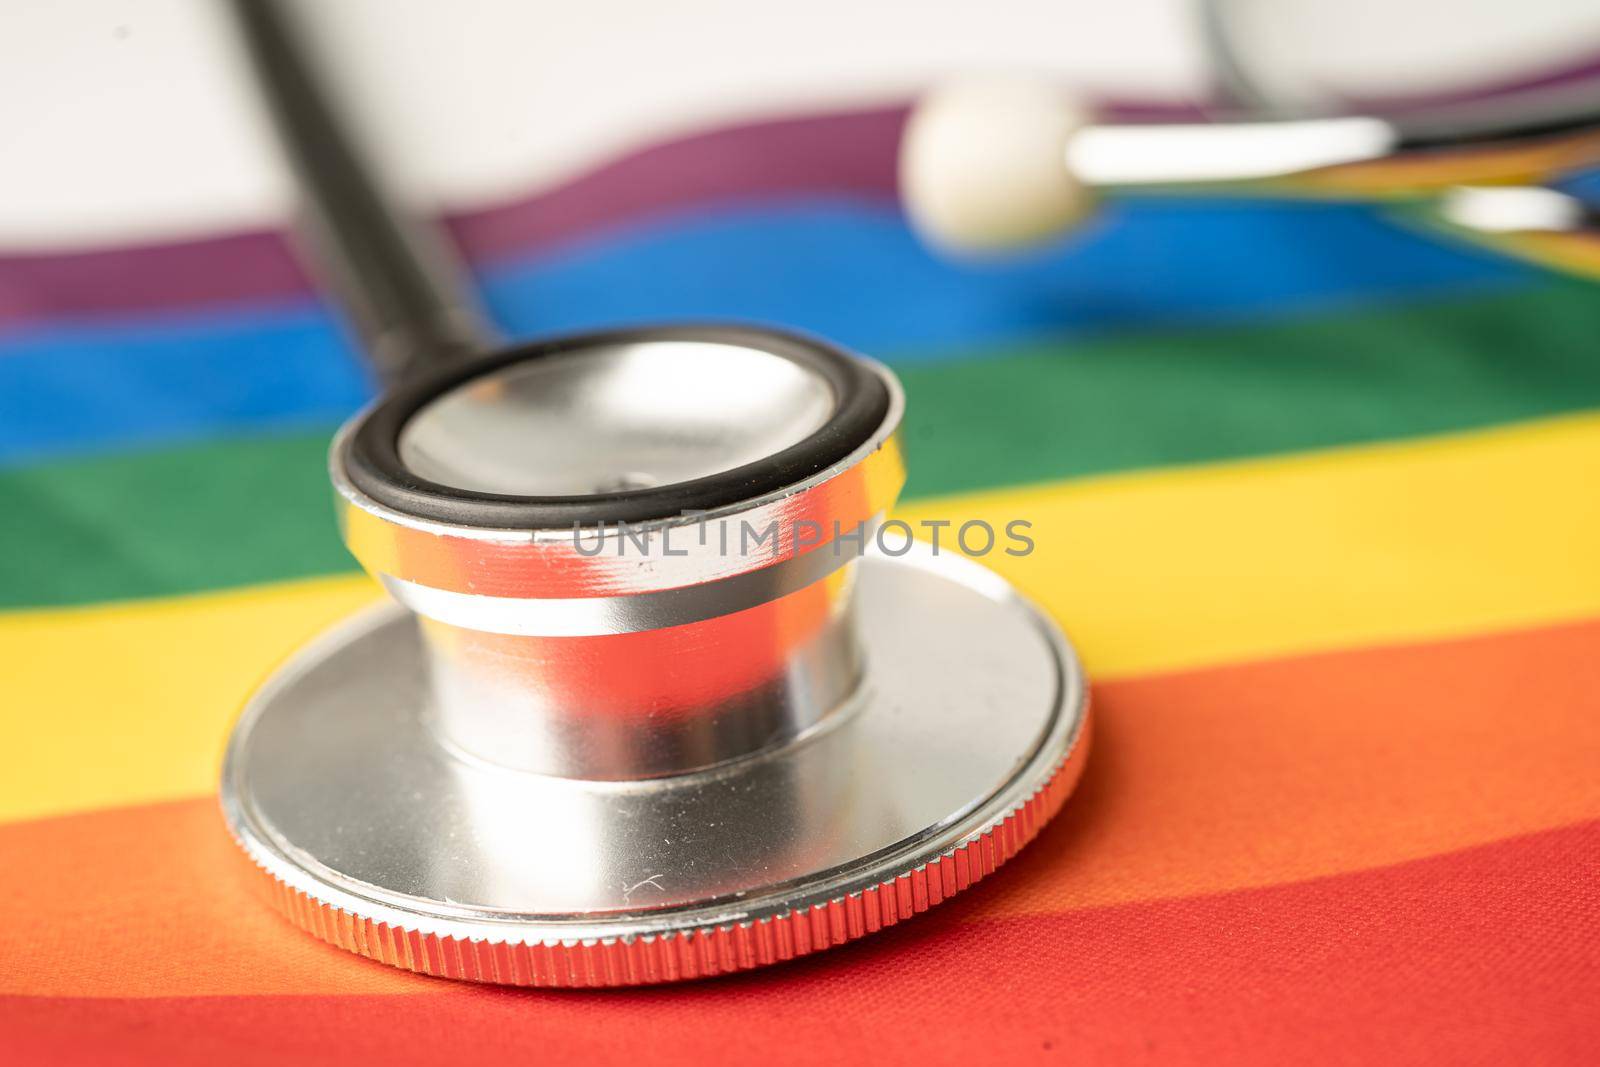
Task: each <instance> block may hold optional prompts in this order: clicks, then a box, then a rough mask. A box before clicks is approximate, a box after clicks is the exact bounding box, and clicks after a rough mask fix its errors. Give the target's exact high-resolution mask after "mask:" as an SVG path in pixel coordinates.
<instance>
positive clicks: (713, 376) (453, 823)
mask: <svg viewBox="0 0 1600 1067" xmlns="http://www.w3.org/2000/svg"><path fill="white" fill-rule="evenodd" d="M902 408H903V401H902V398H901V394H900V390H899V386H898V383H897V382H896V381H895V380H894V378H893V376H892V375H891V374H889V372H888V371H886V370H884V369H882V368H881V367H878V366H876V365H874V364H871V363H868V362H866V361H863V360H859V359H856V358H854V357H851V356H848V355H845V354H843V353H840V352H838V351H836V350H834V349H831V348H829V347H828V346H826V345H823V344H820V343H818V342H815V341H812V340H809V339H804V338H797V337H792V336H789V335H784V334H777V333H772V332H768V331H763V330H754V329H745V328H719V327H709V328H698V327H680V328H666V329H655V330H650V331H634V332H626V331H624V332H614V333H605V334H593V335H588V336H583V337H574V338H566V339H559V340H556V341H548V342H541V343H535V344H531V345H527V346H523V347H521V348H517V349H515V350H512V351H510V352H507V353H505V354H503V355H497V356H492V357H487V358H484V359H480V360H477V361H474V362H471V363H468V364H464V365H462V366H460V367H452V368H450V369H449V370H447V371H445V372H442V373H440V374H436V375H433V376H432V377H430V378H428V379H427V380H425V381H422V382H420V383H418V384H416V385H412V386H408V387H405V388H403V389H401V390H399V391H398V392H397V393H395V394H394V395H392V396H391V397H389V398H388V399H387V400H385V401H384V402H383V403H381V404H380V405H378V406H376V407H374V408H372V409H369V410H368V411H366V412H364V413H363V414H362V415H359V416H357V418H356V419H355V420H353V421H352V423H351V424H350V425H348V426H347V427H346V428H345V429H344V430H343V431H341V433H340V435H339V437H338V439H337V440H336V441H335V443H334V449H333V455H332V462H331V467H332V476H333V480H334V483H335V488H336V490H337V493H338V503H339V507H340V513H341V514H340V518H341V523H342V528H343V531H344V534H345V539H346V542H347V544H348V545H349V546H350V548H351V550H352V552H353V553H354V554H355V555H356V557H357V558H358V559H359V560H360V561H361V563H362V565H363V566H364V567H365V568H366V569H367V570H368V571H369V572H370V573H372V574H373V575H374V576H376V577H377V578H378V579H379V580H380V581H381V582H382V583H383V584H384V586H385V587H386V588H387V590H388V591H389V593H390V594H391V596H392V598H393V601H394V603H391V604H388V605H385V606H382V607H379V608H374V609H372V610H370V611H368V612H366V613H364V614H362V615H360V616H358V617H357V618H355V619H353V620H351V621H349V622H348V623H346V624H344V625H342V626H340V627H339V628H338V629H336V630H335V631H334V632H332V633H330V634H329V635H327V636H325V637H324V638H322V639H320V640H319V641H318V642H317V643H315V644H314V645H313V646H312V647H311V648H309V649H307V650H305V651H304V652H302V653H301V654H300V655H299V656H298V657H297V658H295V659H294V660H292V661H291V662H290V663H289V664H288V665H287V666H286V667H285V668H284V669H283V670H282V671H280V672H279V674H278V675H277V676H276V677H274V678H273V679H271V680H270V681H269V682H268V683H267V684H266V685H265V686H264V687H263V688H262V689H261V690H260V692H258V693H257V694H256V695H255V696H254V697H253V698H252V700H251V701H250V702H249V704H248V705H247V706H246V708H245V711H244V714H243V716H242V718H241V720H240V722H239V724H238V726H237V727H236V729H235V732H234V736H233V739H232V741H231V743H230V746H229V750H228V756H227V763H226V766H225V768H224V771H223V783H222V800H223V808H224V812H225V814H226V817H227V820H228V823H229V826H230V829H231V830H232V832H233V834H234V836H235V837H236V838H237V840H238V841H239V843H240V845H241V846H242V847H243V848H244V850H245V852H246V853H247V854H248V856H249V857H250V859H251V860H252V861H253V862H254V865H255V867H256V868H258V869H259V870H260V872H262V874H264V876H265V878H264V882H265V884H266V885H267V886H268V887H269V888H270V891H271V893H272V895H273V898H274V900H275V901H276V903H277V904H278V906H279V907H280V908H281V909H282V910H283V911H285V912H286V913H287V915H288V916H289V917H290V918H291V919H292V920H293V921H294V922H296V923H297V924H298V925H300V926H301V927H303V928H304V929H306V930H307V931H309V932H311V933H313V934H315V935H317V936H319V937H321V938H323V939H324V940H327V941H330V942H333V943H335V944H338V945H340V946H342V947H344V948H346V949H349V950H351V951H354V952H357V953H360V954H362V955H365V956H369V957H372V958H375V959H379V960H382V961H384V962H386V963H391V964H395V965H397V966H401V967H407V968H410V969H413V970H417V971H421V972H425V973H429V974H437V975H445V976H449V977H455V978H466V979H473V980H478V981H488V982H503V983H512V984H519V985H540V986H603V985H626V984H634V983H645V982H657V981H668V980H673V979H683V978H694V977H700V976H706V975H714V974H719V973H725V972H729V971H737V970H741V969H745V968H749V967H754V966H758V965H761V964H766V963H772V962H777V961H780V960H786V959H791V958H794V957H797V956H803V955H807V954H809V953H812V952H816V951H818V950H820V949H824V948H827V947H830V946H832V945H837V944H840V943H842V942H845V941H849V940H852V939H854V938H856V937H860V936H862V935H864V934H866V933H870V932H872V931H875V930H878V929H880V928H882V927H884V926H888V925H892V924H894V923H897V922H899V921H901V920H903V919H906V918H908V917H910V916H911V915H914V914H916V913H918V912H921V911H923V910H925V909H927V908H928V907H931V906H932V905H934V904H937V903H939V902H940V901H942V900H944V899H945V898H947V897H949V896H950V895H952V894H953V893H956V892H958V891H959V890H962V889H965V888H966V887H967V886H969V885H970V884H972V883H973V882H975V881H977V880H979V879H980V878H983V877H984V876H985V875H987V874H989V873H990V872H992V871H993V870H994V869H995V867H996V866H998V865H999V864H1000V863H1002V862H1003V861H1004V860H1005V859H1007V858H1008V857H1009V856H1011V855H1012V854H1013V853H1014V852H1015V851H1016V850H1017V849H1018V848H1020V847H1021V846H1022V845H1024V844H1025V843H1027V842H1028V841H1029V840H1030V839H1031V838H1032V837H1033V835H1034V834H1035V833H1036V832H1037V831H1038V830H1039V829H1040V827H1041V826H1042V825H1043V824H1044V822H1045V821H1046V820H1047V819H1049V818H1050V816H1052V815H1053V814H1054V813H1055V812H1056V811H1057V810H1058V809H1059V808H1060V806H1061V805H1062V803H1063V801H1064V800H1065V799H1066V797H1067V795H1068V794H1069V793H1070V792H1071V790H1072V788H1073V786H1074V785H1075V784H1076V781H1077V778H1078V775H1079V773H1080V771H1081V768H1082V765H1083V760H1084V756H1085V753H1086V750H1087V742H1088V734H1087V723H1088V711H1087V706H1086V703H1085V690H1084V683H1083V679H1082V677H1081V674H1080V672H1079V669H1078V666H1077V663H1076V660H1075V658H1074V657H1073V655H1072V652H1071V650H1070V648H1069V646H1068V645H1067V644H1066V642H1065V640H1064V639H1063V638H1062V636H1061V635H1060V633H1059V632H1058V631H1057V630H1056V628H1055V627H1054V626H1053V625H1052V624H1051V623H1050V622H1049V621H1048V620H1047V619H1045V618H1044V617H1043V616H1042V615H1040V614H1039V613H1038V612H1037V611H1036V610H1035V609H1033V608H1032V607H1031V606H1030V605H1028V604H1027V603H1026V602H1025V601H1023V600H1022V599H1021V598H1019V597H1018V596H1017V595H1016V594H1015V593H1014V592H1013V591H1012V590H1011V589H1010V587H1009V586H1007V585H1006V584H1005V582H1004V581H1002V580H1001V579H1000V578H998V577H996V576H995V575H993V574H992V573H991V572H989V571H988V570H986V569H984V568H983V567H981V566H980V565H978V564H976V563H974V562H972V561H970V560H967V559H964V558H961V557H959V556H954V555H949V554H935V553H934V552H932V551H931V550H929V549H927V548H925V547H920V546H918V547H914V548H911V549H909V550H906V551H904V552H901V546H902V545H903V544H904V542H903V541H902V540H900V539H895V541H894V546H895V547H894V552H895V553H899V554H890V553H889V552H886V551H883V550H882V545H881V543H880V538H879V531H880V524H881V523H882V521H883V519H884V516H885V514H886V512H887V511H888V509H889V508H890V507H891V505H892V504H893V503H894V500H895V498H896V496H897V495H898V493H899V490H900V486H901V484H902V482H903V480H904V466H903V463H902V459H901V453H900V448H899V437H898V433H897V430H898V426H899V422H900V417H901V412H902ZM875 545H876V546H877V547H875Z"/></svg>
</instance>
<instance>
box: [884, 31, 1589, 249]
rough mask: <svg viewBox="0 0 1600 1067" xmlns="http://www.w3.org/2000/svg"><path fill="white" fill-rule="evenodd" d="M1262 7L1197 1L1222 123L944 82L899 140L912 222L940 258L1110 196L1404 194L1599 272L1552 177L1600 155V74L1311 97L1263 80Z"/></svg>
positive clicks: (1447, 216)
mask: <svg viewBox="0 0 1600 1067" xmlns="http://www.w3.org/2000/svg"><path fill="white" fill-rule="evenodd" d="M1288 6H1289V7H1293V6H1295V5H1292V4H1291V5H1288ZM1300 6H1302V7H1303V6H1304V5H1300ZM1261 7H1262V5H1261V4H1260V3H1259V2H1257V0H1210V2H1208V3H1202V4H1201V5H1200V11H1201V14H1202V15H1203V16H1204V18H1203V20H1202V27H1203V29H1204V33H1203V34H1202V35H1201V36H1202V39H1203V41H1204V42H1205V44H1206V46H1207V49H1208V53H1209V58H1210V62H1211V67H1212V69H1213V72H1214V74H1215V81H1216V82H1217V83H1218V85H1219V87H1220V89H1221V92H1220V96H1219V99H1218V100H1217V101H1215V102H1214V105H1213V106H1212V107H1211V108H1210V110H1211V111H1213V112H1214V118H1213V119H1212V120H1210V121H1198V120H1196V121H1184V122H1165V121H1164V122H1116V121H1101V120H1099V119H1098V118H1097V117H1096V116H1095V115H1094V114H1093V111H1092V109H1091V107H1090V106H1089V105H1088V104H1087V103H1086V102H1085V101H1084V100H1083V99H1082V98H1081V97H1080V96H1079V95H1078V94H1076V93H1074V92H1072V91H1071V90H1069V89H1067V88H1066V87H1065V86H1063V85H1062V84H1060V83H1059V82H1056V81H1053V80H1051V79H1049V78H1045V77H1041V76H1033V77H1026V78H1021V77H1015V76H998V77H996V76H977V77H968V78H958V79H955V80H952V81H950V82H948V83H946V84H943V85H940V86H938V87H936V88H934V89H933V90H932V91H930V92H928V93H927V94H925V95H924V96H923V97H922V98H921V99H920V100H919V101H918V102H917V103H916V105H915V107H914V108H913V109H912V113H911V115H910V118H909V120H908V122H907V125H906V129H905V134H904V137H903V139H902V143H901V149H900V161H899V170H900V189H901V193H902V199H903V202H904V206H905V210H906V213H907V215H908V216H909V218H910V220H911V222H912V224H913V226H914V227H915V228H916V229H917V231H918V232H919V233H920V234H921V235H922V237H923V238H924V239H925V240H926V241H927V243H928V244H929V245H930V246H931V247H933V248H935V249H936V250H939V251H941V252H944V253H947V254H950V255H954V256H957V257H968V258H970V257H974V256H976V257H979V258H982V257H984V256H993V255H996V254H1003V253H1006V252H1013V251H1017V250H1022V249H1027V248H1030V247H1034V246H1038V245H1042V244H1048V243H1049V242H1051V241H1054V240H1058V239H1060V238H1061V237H1063V236H1064V235H1066V234H1068V233H1070V232H1072V231H1073V230H1074V229H1076V228H1077V227H1078V226H1079V225H1081V224H1082V223H1084V222H1085V221H1086V220H1088V219H1090V218H1092V217H1093V215H1094V208H1095V206H1096V205H1097V204H1098V203H1099V202H1101V201H1103V200H1105V199H1108V198H1117V197H1125V196H1140V195H1159V194H1161V193H1168V192H1170V193H1178V194H1187V195H1208V194H1209V195H1218V194H1221V195H1228V194H1239V193H1255V194H1260V195H1270V196H1321V197H1343V198H1356V199H1371V200H1375V201H1385V202H1394V203H1396V204H1399V205H1403V206H1404V207H1405V208H1406V209H1407V210H1408V211H1410V212H1411V213H1412V214H1413V215H1418V216H1420V217H1423V218H1425V219H1427V220H1428V221H1430V222H1432V223H1434V224H1435V225H1437V226H1440V227H1444V228H1447V229H1450V230H1454V231H1456V232H1458V233H1459V234H1462V235H1464V236H1466V237H1468V238H1471V239H1473V240H1477V241H1482V242H1485V243H1489V244H1492V245H1494V246H1496V247H1498V248H1501V249H1503V250H1505V251H1507V252H1509V253H1512V254H1516V255H1521V256H1524V257H1528V258H1533V259H1536V260H1539V261H1541V262H1544V263H1547V264H1548V265H1551V266H1556V267H1560V268H1565V269H1572V270H1576V271H1577V272H1579V273H1583V274H1588V275H1591V276H1592V275H1597V274H1600V256H1595V255H1584V256H1574V255H1572V254H1570V250H1569V249H1567V248H1565V247H1564V246H1563V245H1562V243H1561V239H1562V238H1564V237H1565V238H1570V239H1573V240H1576V241H1586V240H1589V239H1592V238H1593V236H1594V235H1595V234H1596V231H1597V228H1600V214H1597V212H1596V209H1595V208H1594V207H1593V206H1592V205H1590V204H1589V203H1587V202H1585V201H1584V200H1583V199H1580V198H1579V197H1577V196H1575V195H1573V194H1571V193H1569V192H1567V191H1564V190H1562V189H1559V188H1555V187H1552V185H1553V183H1555V182H1556V181H1557V180H1558V179H1560V178H1562V177H1563V176H1565V175H1567V174H1569V173H1571V172H1573V171H1575V170H1578V169H1581V168H1583V167H1585V166H1592V165H1594V163H1596V162H1597V161H1600V84H1597V81H1600V79H1597V78H1596V77H1594V76H1592V75H1591V76H1589V77H1588V78H1586V79H1575V84H1556V85H1543V84H1538V83H1535V84H1532V85H1530V86H1527V87H1513V88H1511V89H1507V90H1504V91H1501V92H1498V93H1496V94H1491V95H1489V96H1487V97H1485V98H1484V99H1454V100H1446V101H1443V102H1439V101H1426V102H1424V103H1422V104H1418V103H1416V102H1394V101H1390V102H1388V105H1389V106H1387V107H1377V106H1373V107H1371V108H1370V109H1363V108H1362V107H1361V106H1358V105H1349V104H1348V103H1345V102H1341V101H1335V102H1323V103H1321V104H1320V105H1318V106H1311V105H1309V104H1308V103H1307V102H1306V99H1305V98H1307V97H1310V96H1312V94H1311V92H1310V90H1309V89H1304V91H1295V92H1289V91H1287V90H1286V89H1284V88H1283V86H1284V85H1285V84H1288V85H1289V86H1290V87H1292V88H1294V89H1296V90H1301V89H1302V88H1303V87H1300V86H1294V85H1293V80H1292V78H1291V77H1288V76H1286V75H1285V74H1284V72H1283V71H1281V70H1276V71H1273V74H1274V76H1273V77H1267V76H1265V74H1264V73H1263V71H1262V69H1261V68H1262V67H1263V65H1264V64H1263V63H1262V62H1260V59H1261V57H1260V56H1258V55H1257V54H1256V53H1257V52H1259V51H1261V48H1260V47H1259V43H1257V46H1256V47H1255V49H1254V50H1252V49H1251V48H1248V47H1246V43H1247V41H1248V40H1249V38H1250V35H1249V34H1247V33H1246V32H1244V29H1243V25H1244V20H1243V19H1242V18H1241V16H1242V15H1243V14H1251V13H1254V12H1256V11H1257V10H1258V9H1260V8H1261ZM1596 14H1597V17H1600V13H1596ZM1280 97H1281V98H1280Z"/></svg>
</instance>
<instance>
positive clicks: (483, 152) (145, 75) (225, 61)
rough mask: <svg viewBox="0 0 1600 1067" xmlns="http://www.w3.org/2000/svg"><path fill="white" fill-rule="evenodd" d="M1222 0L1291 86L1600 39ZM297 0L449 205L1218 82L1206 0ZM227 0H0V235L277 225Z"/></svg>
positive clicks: (1445, 79)
mask: <svg viewBox="0 0 1600 1067" xmlns="http://www.w3.org/2000/svg"><path fill="white" fill-rule="evenodd" d="M1222 2H1225V3H1227V4H1228V5H1229V6H1230V7H1232V8H1235V9H1239V10H1240V11H1241V12H1242V13H1243V17H1244V18H1245V19H1246V20H1248V21H1247V22H1245V23H1242V25H1246V26H1248V28H1249V30H1250V37H1251V39H1252V40H1253V41H1260V42H1265V47H1267V48H1269V49H1270V50H1271V53H1270V54H1271V56H1272V59H1273V62H1274V64H1275V65H1276V68H1277V69H1279V70H1286V71H1289V72H1290V80H1291V81H1293V80H1294V78H1295V77H1299V78H1300V79H1301V83H1300V84H1297V85H1296V86H1294V88H1296V89H1304V88H1306V86H1305V84H1304V79H1305V78H1306V77H1307V76H1310V77H1312V78H1313V80H1314V81H1315V82H1316V84H1317V85H1320V86H1323V87H1332V88H1334V89H1338V90H1345V89H1349V88H1350V87H1351V84H1354V85H1355V87H1356V88H1358V89H1359V88H1364V87H1369V86H1370V87H1373V88H1375V89H1377V90H1378V91H1380V92H1383V91H1391V90H1394V89H1397V88H1414V87H1416V86H1418V85H1421V86H1423V87H1427V86H1429V85H1433V84H1439V85H1444V84H1450V83H1456V82H1460V81H1461V80H1462V79H1463V78H1464V77H1468V76H1472V77H1477V76H1483V74H1484V72H1485V71H1491V72H1492V70H1494V69H1499V68H1503V69H1505V70H1508V71H1510V70H1517V69H1523V68H1527V67H1530V66H1532V67H1537V66H1539V65H1540V64H1541V63H1543V64H1546V65H1551V64H1553V65H1557V66H1559V65H1561V64H1562V63H1570V62H1572V61H1573V59H1574V57H1580V56H1581V53H1582V51H1583V50H1584V49H1590V48H1593V47H1594V45H1595V43H1596V38H1597V35H1600V0H1339V2H1333V0H1222ZM299 6H300V8H301V14H302V17H303V20H304V21H305V22H306V23H307V25H308V28H309V29H311V30H312V31H314V33H315V35H316V37H317V40H318V42H319V44H320V45H321V46H322V47H324V48H326V49H327V50H328V53H329V54H330V55H333V56H336V57H337V62H336V64H335V65H334V66H335V69H336V73H337V82H338V85H337V88H338V90H339V91H340V92H341V95H342V96H343V97H344V98H345V100H346V103H347V104H348V105H349V107H350V108H351V110H352V111H353V112H354V113H355V114H356V115H357V117H358V118H359V119H360V120H361V122H362V125H363V126H364V127H365V128H366V129H368V130H370V131H376V133H377V134H378V135H380V141H379V143H377V144H375V145H374V147H375V149H376V150H377V152H378V154H379V158H381V159H382V160H383V162H384V163H385V164H386V165H387V166H388V167H389V168H390V169H391V171H392V172H393V174H394V175H395V176H396V179H397V182H398V183H399V184H400V185H401V186H402V188H405V189H407V190H409V191H410V192H412V193H413V194H415V195H417V196H418V197H420V198H423V199H424V200H426V201H428V202H435V203H439V204H441V205H444V206H453V207H461V206H468V205H478V204H483V203H485V202H491V201H496V200H503V199H507V198H511V197H515V196H521V195H525V194H527V193H530V192H534V191H536V190H538V189H539V188H541V187H543V186H545V185H548V184H550V183H552V182H557V181H560V180H561V179H563V178H565V177H570V176H571V175H572V174H574V173H575V172H577V171H580V170H582V169H583V168H584V167H586V166H589V165H592V164H594V163H597V162H600V161H603V160H604V159H606V158H607V157H609V156H612V155H614V154H616V153H618V152H620V151H625V150H627V149H628V148H630V147H634V146H638V145H641V144H646V143H650V142H653V141H659V140H662V139H665V138H669V137H671V136H673V135H675V134H679V133H684V132H689V131H692V130H694V129H698V128H704V127H706V126H708V125H715V124H717V123H723V122H729V121H738V120H741V119H751V118H761V117H767V116H773V115H783V114H791V113H795V112H799V111H806V110H817V109H826V108H834V107H849V106H861V105H872V104H880V103H887V102H899V101H903V100H906V99H908V98H910V97H911V96H912V95H913V94H914V93H915V92H916V91H917V90H919V89H921V88H924V87H926V86H927V85H928V84H929V83H931V82H933V81H935V80H937V79H938V78H941V77H945V76H948V75H951V74H955V73H974V72H993V71H1006V72H1011V71H1024V72H1034V73H1044V74H1051V75H1056V76H1059V77H1060V78H1061V79H1062V80H1063V81H1064V82H1066V83H1070V84H1072V85H1074V86H1077V87H1079V88H1081V89H1082V90H1083V91H1085V92H1086V93H1087V94H1090V95H1097V96H1110V97H1117V98H1126V99H1134V100H1141V101H1150V102H1162V101H1183V100H1189V99H1195V98H1197V97H1201V96H1204V95H1205V90H1206V86H1207V73H1206V64H1205V61H1204V58H1203V49H1202V47H1201V44H1200V38H1199V35H1198V33H1197V31H1196V20H1195V18H1194V7H1193V5H1192V3H1191V0H998V2H996V3H991V4H978V3H975V2H973V0H806V2H805V3H801V4H777V3H771V2H767V3H753V2H751V0H669V2H658V0H585V2H569V3H564V4H554V3H541V2H526V0H524V2H519V0H454V2H450V0H337V2H330V0H323V2H320V3H308V2H306V0H300V4H299ZM224 16H225V12H224V9H223V7H222V6H221V5H220V4H219V3H217V2H216V0H72V2H68V3H61V2H58V0H4V3H3V4H0V250H7V249H9V250H23V249H28V248H61V247H72V246H74V245H92V244H105V243H109V242H117V241H136V240H147V239H155V238H162V237H173V236H183V235H189V234H196V233H205V232H213V231H216V230H219V229H230V228H240V227H258V226H263V225H274V224H277V223H279V222H281V220H282V219H283V217H284V216H285V214H286V213H287V211H288V209H289V204H290V189H289V183H288V180H287V178H286V176H285V174H284V173H283V170H282V167H281V165H280V163H279V161H278V157H277V155H276V152H275V150H274V147H273V145H272V142H271V139H270V137H269V136H268V132H267V130H266V129H265V126H264V123H263V122H262V121H261V119H260V116H259V114H258V112H257V110H256V108H255V106H254V101H253V99H252V97H251V95H250V90H249V87H248V84H247V83H246V80H245V78H244V71H243V69H242V67H241V66H240V65H239V63H238V62H237V59H236V56H235V54H234V51H233V47H232V41H231V38H230V36H229V34H228V32H227V26H226V23H225V18H224ZM1591 58H1600V57H1597V56H1591ZM1491 76H1492V74H1491ZM1341 79H1344V83H1341ZM1314 87H1315V86H1314Z"/></svg>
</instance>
